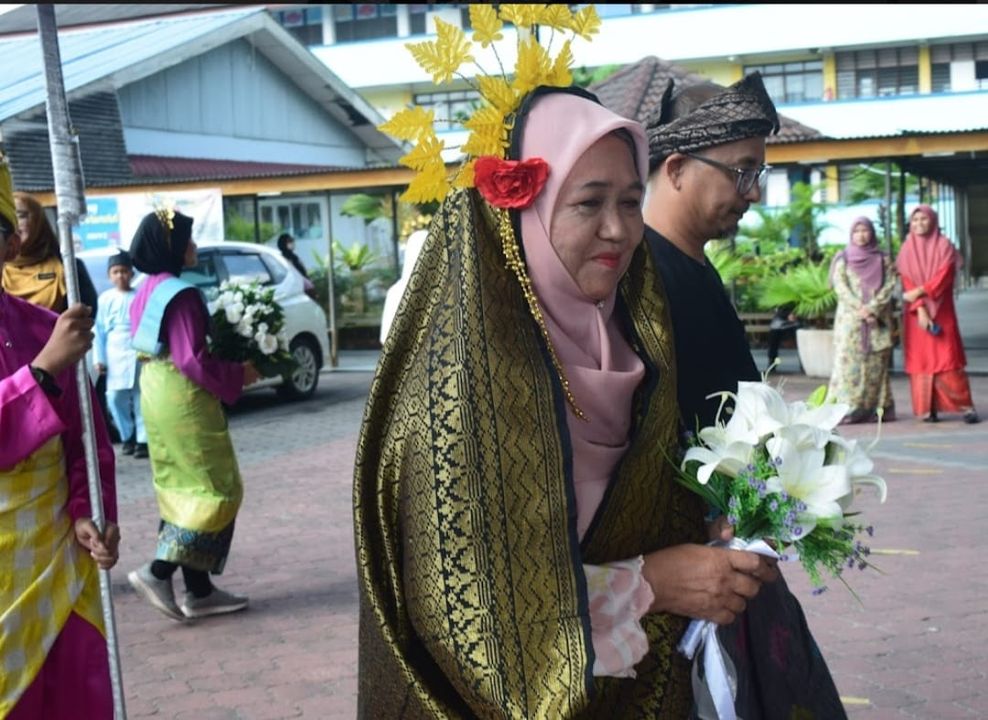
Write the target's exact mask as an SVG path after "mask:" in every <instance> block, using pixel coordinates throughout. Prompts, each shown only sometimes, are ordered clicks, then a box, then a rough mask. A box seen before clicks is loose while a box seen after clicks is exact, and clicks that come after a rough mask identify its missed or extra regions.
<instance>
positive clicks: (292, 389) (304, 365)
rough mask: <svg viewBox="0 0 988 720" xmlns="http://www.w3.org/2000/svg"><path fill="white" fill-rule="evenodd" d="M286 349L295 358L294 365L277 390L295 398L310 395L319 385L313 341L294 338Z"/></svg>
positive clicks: (317, 357) (317, 361) (317, 358)
mask: <svg viewBox="0 0 988 720" xmlns="http://www.w3.org/2000/svg"><path fill="white" fill-rule="evenodd" d="M288 349H289V351H290V352H291V354H292V357H293V358H295V364H296V367H295V370H293V371H292V374H291V375H288V376H287V377H286V378H285V382H284V383H283V384H282V385H281V386H280V387H279V388H278V390H279V392H280V393H281V394H282V395H284V396H286V397H289V398H293V399H295V400H300V399H302V398H307V397H311V396H312V394H313V393H314V392H315V391H316V387H317V386H318V385H319V355H318V354H317V351H316V349H315V348H314V347H313V342H312V341H311V340H307V339H305V338H295V339H294V340H292V344H291V345H290V346H289V348H288Z"/></svg>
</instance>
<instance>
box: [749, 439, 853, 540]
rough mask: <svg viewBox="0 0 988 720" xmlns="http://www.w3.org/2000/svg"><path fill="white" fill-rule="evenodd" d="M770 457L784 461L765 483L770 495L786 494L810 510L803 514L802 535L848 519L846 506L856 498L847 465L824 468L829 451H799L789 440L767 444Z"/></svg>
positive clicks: (795, 533)
mask: <svg viewBox="0 0 988 720" xmlns="http://www.w3.org/2000/svg"><path fill="white" fill-rule="evenodd" d="M765 446H766V449H767V450H768V452H769V455H770V457H772V458H773V459H777V460H781V463H780V464H779V465H778V467H777V469H776V472H777V473H778V475H776V476H774V477H770V478H768V479H767V480H766V481H765V485H766V489H767V490H768V491H769V492H777V493H778V492H785V493H786V494H788V495H789V496H790V497H794V498H796V499H797V500H801V501H802V502H803V503H804V504H805V505H806V509H805V510H804V511H802V512H801V513H799V515H798V517H797V520H798V527H799V528H800V530H799V532H798V533H797V532H794V533H793V536H794V537H805V536H806V535H807V534H809V533H810V532H812V531H813V528H814V527H816V526H817V524H826V525H831V524H837V523H839V522H840V520H841V518H843V516H844V507H845V505H844V503H846V502H847V501H848V498H850V497H851V495H852V487H851V479H850V475H849V473H848V469H847V466H846V465H824V461H825V460H826V452H825V451H824V450H823V449H822V448H804V449H800V448H798V447H797V446H796V445H795V444H794V443H792V442H791V441H789V440H787V439H785V438H772V439H771V440H769V441H768V442H767V443H766V445H765Z"/></svg>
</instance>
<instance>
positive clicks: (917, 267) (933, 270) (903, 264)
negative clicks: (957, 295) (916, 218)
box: [895, 205, 964, 317]
mask: <svg viewBox="0 0 988 720" xmlns="http://www.w3.org/2000/svg"><path fill="white" fill-rule="evenodd" d="M918 212H919V213H923V214H924V215H926V217H927V218H929V220H930V231H929V232H928V233H927V234H926V235H917V234H916V233H913V232H912V231H910V232H909V234H908V235H907V236H906V241H905V242H904V243H902V249H901V250H900V251H899V257H898V258H896V261H895V264H896V267H897V268H898V269H899V274H900V275H902V276H903V277H905V278H908V279H909V281H910V282H912V283H913V284H914V285H916V286H920V285H925V284H926V283H928V282H929V281H930V280H932V279H933V278H934V277H935V276H936V274H937V273H938V272H940V271H941V270H943V268H944V266H946V265H948V264H950V263H953V264H954V268H955V270H960V269H961V267H962V266H963V264H964V259H963V258H962V257H961V254H960V253H959V252H958V251H957V248H955V247H954V245H953V243H951V242H950V240H949V239H948V238H947V236H946V235H944V234H943V233H941V232H940V219H939V218H938V217H937V212H936V210H934V209H933V208H931V207H930V206H929V205H919V206H918V207H917V208H916V209H915V210H913V211H912V212H911V213H910V214H909V218H910V219H912V217H913V215H915V214H916V213H918ZM923 302H924V303H925V304H926V307H927V310H929V312H930V316H931V317H936V315H937V311H938V310H939V309H940V301H939V300H936V299H934V298H931V297H930V296H928V295H926V296H924V297H923Z"/></svg>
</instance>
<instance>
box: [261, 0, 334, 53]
mask: <svg viewBox="0 0 988 720" xmlns="http://www.w3.org/2000/svg"><path fill="white" fill-rule="evenodd" d="M272 16H273V17H274V19H275V20H277V21H278V23H279V24H280V25H281V26H282V27H283V28H285V30H287V31H288V32H289V33H291V34H292V35H293V36H294V37H295V38H296V39H297V40H298V41H299V42H300V43H302V44H303V45H322V44H323V36H322V7H321V6H318V5H317V6H315V7H309V8H302V7H300V8H292V9H290V10H279V11H276V12H273V13H272Z"/></svg>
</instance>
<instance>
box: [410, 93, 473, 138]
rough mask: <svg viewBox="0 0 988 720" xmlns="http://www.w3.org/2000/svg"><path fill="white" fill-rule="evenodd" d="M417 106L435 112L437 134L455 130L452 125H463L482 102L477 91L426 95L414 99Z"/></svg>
mask: <svg viewBox="0 0 988 720" xmlns="http://www.w3.org/2000/svg"><path fill="white" fill-rule="evenodd" d="M414 102H415V104H416V105H419V106H421V107H424V108H425V109H426V110H433V111H435V127H436V132H442V131H443V130H450V129H454V126H453V124H452V123H462V122H463V121H464V120H465V119H466V118H467V117H468V116H469V115H470V114H471V113H473V111H474V110H475V109H476V107H477V105H478V103H479V102H480V93H478V92H477V91H475V90H453V91H450V92H438V93H426V94H422V95H416V96H415V97H414Z"/></svg>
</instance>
